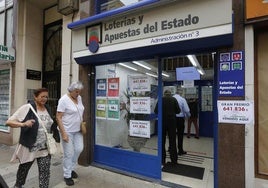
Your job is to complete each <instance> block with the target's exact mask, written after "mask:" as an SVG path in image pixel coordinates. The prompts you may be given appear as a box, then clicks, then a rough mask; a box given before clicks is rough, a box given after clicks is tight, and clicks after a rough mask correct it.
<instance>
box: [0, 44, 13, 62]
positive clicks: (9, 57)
mask: <svg viewBox="0 0 268 188" xmlns="http://www.w3.org/2000/svg"><path fill="white" fill-rule="evenodd" d="M14 61H15V50H14V49H13V48H10V47H7V46H4V45H1V44H0V63H5V62H14Z"/></svg>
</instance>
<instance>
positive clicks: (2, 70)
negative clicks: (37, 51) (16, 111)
mask: <svg viewBox="0 0 268 188" xmlns="http://www.w3.org/2000/svg"><path fill="white" fill-rule="evenodd" d="M13 62H15V50H14V49H13V48H10V47H7V46H3V45H0V130H1V131H3V132H10V128H9V127H7V126H5V122H6V119H7V117H8V116H9V110H10V109H9V105H10V90H11V88H10V85H11V71H12V69H11V63H13Z"/></svg>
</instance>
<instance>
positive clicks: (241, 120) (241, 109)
mask: <svg viewBox="0 0 268 188" xmlns="http://www.w3.org/2000/svg"><path fill="white" fill-rule="evenodd" d="M218 119H219V123H234V124H253V123H254V102H253V101H233V100H219V101H218Z"/></svg>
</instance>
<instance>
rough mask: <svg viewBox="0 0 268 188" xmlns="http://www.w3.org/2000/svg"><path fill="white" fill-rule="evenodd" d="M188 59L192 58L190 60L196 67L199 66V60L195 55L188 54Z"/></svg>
mask: <svg viewBox="0 0 268 188" xmlns="http://www.w3.org/2000/svg"><path fill="white" fill-rule="evenodd" d="M187 57H188V59H189V60H190V62H191V63H192V65H193V66H194V67H196V66H197V64H199V63H198V60H197V59H196V57H195V55H187Z"/></svg>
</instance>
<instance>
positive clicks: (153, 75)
mask: <svg viewBox="0 0 268 188" xmlns="http://www.w3.org/2000/svg"><path fill="white" fill-rule="evenodd" d="M145 74H147V75H149V76H152V77H155V78H157V77H158V76H157V75H156V74H151V73H148V72H146V73H145Z"/></svg>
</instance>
